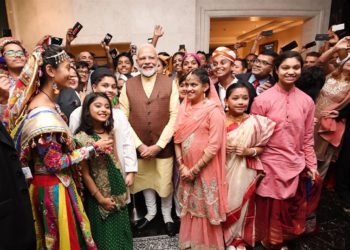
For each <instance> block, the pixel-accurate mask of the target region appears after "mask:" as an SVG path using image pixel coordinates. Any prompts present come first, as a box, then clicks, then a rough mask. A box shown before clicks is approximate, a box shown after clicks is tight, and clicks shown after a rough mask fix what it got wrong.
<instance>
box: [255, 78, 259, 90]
mask: <svg viewBox="0 0 350 250" xmlns="http://www.w3.org/2000/svg"><path fill="white" fill-rule="evenodd" d="M259 85H260V82H259V80H257V79H256V80H255V81H254V82H253V86H254V89H256V88H257V87H259Z"/></svg>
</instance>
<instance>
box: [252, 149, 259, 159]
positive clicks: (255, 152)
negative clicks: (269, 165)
mask: <svg viewBox="0 0 350 250" xmlns="http://www.w3.org/2000/svg"><path fill="white" fill-rule="evenodd" d="M252 149H253V151H254V153H253V154H252V157H255V156H256V154H257V153H258V152H257V151H256V149H255V148H252Z"/></svg>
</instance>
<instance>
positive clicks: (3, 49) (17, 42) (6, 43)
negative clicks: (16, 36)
mask: <svg viewBox="0 0 350 250" xmlns="http://www.w3.org/2000/svg"><path fill="white" fill-rule="evenodd" d="M9 44H16V45H17V46H19V47H21V49H22V51H23V53H24V54H26V53H27V52H26V50H25V48H24V47H23V46H22V44H21V43H20V42H19V41H17V40H11V41H8V42H5V44H4V45H3V46H2V47H0V48H1V50H0V52H1V55H3V54H4V51H5V47H6V45H9Z"/></svg>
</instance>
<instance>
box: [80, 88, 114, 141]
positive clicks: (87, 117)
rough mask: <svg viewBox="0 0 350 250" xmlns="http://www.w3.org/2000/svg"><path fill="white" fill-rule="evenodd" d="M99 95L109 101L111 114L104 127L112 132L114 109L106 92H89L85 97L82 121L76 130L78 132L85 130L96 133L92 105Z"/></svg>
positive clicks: (89, 133) (87, 132)
mask: <svg viewBox="0 0 350 250" xmlns="http://www.w3.org/2000/svg"><path fill="white" fill-rule="evenodd" d="M98 97H102V98H105V99H106V100H107V101H108V103H109V109H110V112H111V113H110V116H109V118H108V120H107V121H108V124H107V125H106V124H103V128H104V129H105V130H106V131H107V132H111V131H112V129H113V122H114V120H113V111H112V104H111V101H110V100H109V98H108V96H107V95H106V94H105V93H101V92H93V93H90V94H88V95H87V96H86V97H85V99H84V103H83V106H82V112H81V123H80V126H79V128H78V129H77V131H76V132H75V133H76V134H77V133H79V132H80V131H83V132H85V133H86V134H88V135H92V134H93V133H94V127H93V122H92V118H91V114H90V105H91V103H93V102H94V101H95V100H96V99H97V98H98Z"/></svg>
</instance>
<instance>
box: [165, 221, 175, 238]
mask: <svg viewBox="0 0 350 250" xmlns="http://www.w3.org/2000/svg"><path fill="white" fill-rule="evenodd" d="M165 232H166V234H167V235H168V236H170V237H173V236H175V234H176V231H175V223H174V222H167V223H165Z"/></svg>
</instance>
